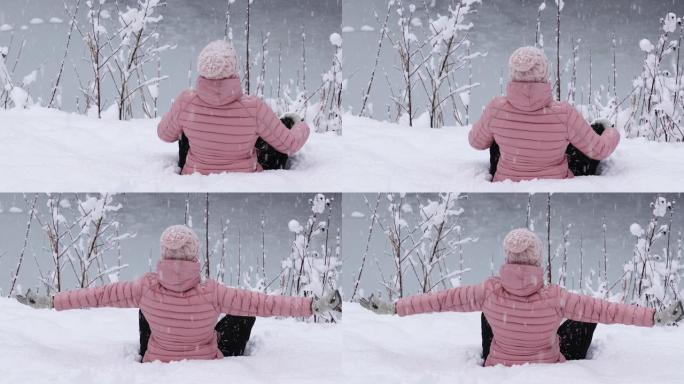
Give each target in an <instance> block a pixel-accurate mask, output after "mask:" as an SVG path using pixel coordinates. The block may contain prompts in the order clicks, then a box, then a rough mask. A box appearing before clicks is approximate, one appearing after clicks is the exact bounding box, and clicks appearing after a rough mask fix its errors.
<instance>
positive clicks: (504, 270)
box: [499, 264, 544, 297]
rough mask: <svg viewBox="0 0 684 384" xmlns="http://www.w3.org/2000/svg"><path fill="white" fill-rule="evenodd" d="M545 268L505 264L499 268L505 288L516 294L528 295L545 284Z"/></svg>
mask: <svg viewBox="0 0 684 384" xmlns="http://www.w3.org/2000/svg"><path fill="white" fill-rule="evenodd" d="M543 276H544V270H543V269H542V268H541V267H537V266H535V265H523V264H504V265H502V266H501V269H500V270H499V277H500V278H501V285H503V288H504V289H505V290H506V291H508V292H510V293H512V294H514V295H516V296H522V297H526V296H529V295H531V294H533V293H535V292H537V291H539V290H540V289H541V288H542V287H543V286H544V278H543Z"/></svg>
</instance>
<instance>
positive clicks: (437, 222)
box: [355, 193, 477, 300]
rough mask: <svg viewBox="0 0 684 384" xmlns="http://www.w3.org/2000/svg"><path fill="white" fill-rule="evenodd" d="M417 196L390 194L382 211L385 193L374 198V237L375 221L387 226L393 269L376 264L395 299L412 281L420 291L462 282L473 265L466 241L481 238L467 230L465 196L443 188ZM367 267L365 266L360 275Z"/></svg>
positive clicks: (404, 291)
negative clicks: (463, 219)
mask: <svg viewBox="0 0 684 384" xmlns="http://www.w3.org/2000/svg"><path fill="white" fill-rule="evenodd" d="M414 197H415V199H413V198H410V199H409V197H408V196H407V195H406V194H403V193H399V194H391V193H390V194H386V195H385V196H384V199H382V202H383V203H384V204H386V207H385V206H383V207H384V208H386V210H387V213H386V214H385V215H379V214H378V213H377V212H378V207H379V205H380V203H381V199H380V196H378V200H377V201H376V204H375V206H374V207H371V206H370V204H369V209H370V210H371V215H372V216H371V225H370V227H369V234H368V238H369V241H370V238H371V237H372V235H373V228H374V226H377V227H378V228H379V229H380V230H382V233H383V234H384V236H385V238H386V240H387V252H386V255H387V257H389V259H390V260H391V270H390V271H387V270H383V268H382V267H381V264H380V261H379V260H377V259H376V260H375V264H376V265H377V267H378V269H379V272H380V282H379V283H380V284H381V286H382V288H383V289H384V290H385V292H386V295H387V297H388V298H389V299H391V300H392V299H397V298H402V297H405V296H407V295H409V294H410V293H411V292H410V290H412V287H413V286H417V287H418V290H419V291H420V292H432V291H433V290H440V289H445V288H450V287H458V286H460V285H461V283H462V280H461V275H462V274H463V273H465V272H467V271H469V268H466V267H465V259H464V256H465V255H464V253H463V249H462V246H463V245H464V244H466V243H469V242H474V241H477V238H474V237H471V236H467V235H466V234H465V231H464V229H463V227H462V225H461V223H460V221H459V217H460V216H461V214H462V213H463V209H462V208H460V207H458V206H457V200H459V199H460V197H459V196H458V195H457V194H453V193H443V194H439V195H438V196H437V199H435V200H431V199H427V201H421V197H420V196H419V195H416V196H414ZM413 201H415V203H413ZM367 252H368V251H366V253H367ZM364 262H365V257H364ZM388 264H389V263H388ZM454 265H456V266H457V267H456V268H454ZM361 268H363V265H362V266H361ZM362 272H363V270H362V269H360V270H359V274H358V276H361V274H362ZM359 278H360V277H357V282H356V283H355V284H356V285H358V279H359ZM414 278H415V280H414Z"/></svg>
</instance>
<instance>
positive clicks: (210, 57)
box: [197, 40, 238, 79]
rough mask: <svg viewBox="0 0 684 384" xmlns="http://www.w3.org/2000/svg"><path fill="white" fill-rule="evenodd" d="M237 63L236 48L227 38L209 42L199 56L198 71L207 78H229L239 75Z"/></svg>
mask: <svg viewBox="0 0 684 384" xmlns="http://www.w3.org/2000/svg"><path fill="white" fill-rule="evenodd" d="M237 65H238V59H237V53H236V52H235V48H234V47H233V44H231V43H229V42H227V41H225V40H216V41H212V42H211V43H209V44H207V46H206V47H204V48H203V49H202V52H200V54H199V57H198V58H197V72H198V73H199V75H200V76H202V77H204V78H205V79H227V78H229V77H234V76H237V70H238V69H237Z"/></svg>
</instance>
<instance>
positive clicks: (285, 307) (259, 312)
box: [216, 283, 313, 317]
mask: <svg viewBox="0 0 684 384" xmlns="http://www.w3.org/2000/svg"><path fill="white" fill-rule="evenodd" d="M216 300H217V303H218V307H219V310H220V311H221V312H222V313H227V314H231V315H235V316H260V317H268V316H292V317H299V316H302V317H308V316H311V315H312V314H313V312H312V310H311V301H312V299H311V298H308V297H294V296H280V295H266V294H263V293H259V292H252V291H246V290H243V289H237V288H230V287H226V286H224V285H221V284H219V283H216Z"/></svg>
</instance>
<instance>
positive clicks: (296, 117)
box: [281, 112, 302, 126]
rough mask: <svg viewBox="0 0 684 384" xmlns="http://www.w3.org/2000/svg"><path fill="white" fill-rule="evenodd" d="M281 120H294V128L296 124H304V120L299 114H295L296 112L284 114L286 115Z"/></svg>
mask: <svg viewBox="0 0 684 384" xmlns="http://www.w3.org/2000/svg"><path fill="white" fill-rule="evenodd" d="M281 119H290V120H292V125H293V126H294V125H295V124H297V123H301V122H302V118H301V117H300V116H299V115H298V114H296V113H294V112H288V113H286V114H284V115H283V116H282V117H281Z"/></svg>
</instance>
